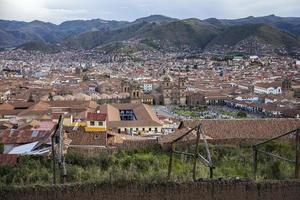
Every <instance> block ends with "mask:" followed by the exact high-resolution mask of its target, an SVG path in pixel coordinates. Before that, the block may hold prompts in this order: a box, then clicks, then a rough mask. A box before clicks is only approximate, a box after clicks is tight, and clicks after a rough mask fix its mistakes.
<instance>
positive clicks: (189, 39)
mask: <svg viewBox="0 0 300 200" xmlns="http://www.w3.org/2000/svg"><path fill="white" fill-rule="evenodd" d="M219 32H220V31H219V30H218V29H217V28H216V27H215V26H213V25H211V24H208V23H205V22H202V21H200V20H198V19H186V20H177V21H173V22H170V23H166V24H159V23H156V22H151V23H148V22H142V23H138V24H134V25H132V26H129V27H126V28H123V29H119V30H115V31H108V32H103V31H94V32H88V33H85V34H82V35H79V36H75V37H73V38H69V39H67V40H66V41H65V44H66V46H68V47H71V48H93V47H96V46H99V45H103V44H106V43H109V42H113V41H124V40H141V41H142V42H144V43H146V44H147V45H149V43H151V44H152V45H151V46H153V47H154V46H155V45H156V47H157V48H163V49H164V48H172V47H176V48H184V47H197V48H203V47H204V46H205V45H206V44H207V43H208V42H210V41H211V40H212V39H213V38H214V37H215V36H217V34H219Z"/></svg>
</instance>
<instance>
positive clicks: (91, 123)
mask: <svg viewBox="0 0 300 200" xmlns="http://www.w3.org/2000/svg"><path fill="white" fill-rule="evenodd" d="M85 131H86V132H105V131H106V114H101V113H88V114H87V120H86V127H85Z"/></svg>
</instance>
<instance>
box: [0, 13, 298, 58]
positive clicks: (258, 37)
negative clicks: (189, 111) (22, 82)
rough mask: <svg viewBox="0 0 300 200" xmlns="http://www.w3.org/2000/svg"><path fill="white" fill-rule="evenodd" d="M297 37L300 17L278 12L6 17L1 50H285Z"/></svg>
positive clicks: (0, 37) (0, 23)
mask: <svg viewBox="0 0 300 200" xmlns="http://www.w3.org/2000/svg"><path fill="white" fill-rule="evenodd" d="M296 35H298V37H300V18H296V17H294V18H293V17H278V16H275V15H270V16H265V17H246V18H241V19H234V20H227V19H216V18H209V19H206V20H203V21H202V20H199V19H193V18H192V19H185V20H179V19H174V18H170V17H166V16H162V15H151V16H148V17H144V18H140V19H137V20H135V21H133V22H126V21H114V20H111V21H110V20H101V19H93V20H74V21H66V22H63V23H61V24H60V25H55V24H52V23H47V22H42V21H32V22H28V23H27V22H19V21H7V20H0V48H2V47H16V46H20V45H23V44H25V45H23V46H22V48H24V46H25V47H26V48H25V49H31V50H32V49H34V48H37V49H39V50H46V48H47V47H49V48H50V49H52V48H53V47H55V48H69V49H91V48H96V47H100V46H101V47H105V46H106V47H107V49H109V51H112V52H113V51H114V48H116V50H117V49H118V48H121V49H128V48H130V47H132V48H133V49H136V50H143V48H145V49H149V48H150V49H157V50H164V51H173V50H174V51H177V50H203V49H206V50H207V49H214V48H215V46H219V47H224V46H230V47H234V46H236V48H238V46H239V45H241V44H242V47H243V46H245V47H246V46H247V44H250V43H249V42H251V41H252V42H251V45H252V44H253V43H257V45H260V46H266V47H267V48H269V49H276V48H284V49H283V51H285V50H286V51H288V52H291V51H294V50H295V49H299V39H298V38H297V36H296ZM37 44H39V45H37ZM41 44H43V45H41ZM54 44H60V46H58V45H54ZM114 44H117V45H114ZM29 47H30V48H29ZM263 48H265V47H263ZM228 50H230V49H228ZM51 51H52V50H51Z"/></svg>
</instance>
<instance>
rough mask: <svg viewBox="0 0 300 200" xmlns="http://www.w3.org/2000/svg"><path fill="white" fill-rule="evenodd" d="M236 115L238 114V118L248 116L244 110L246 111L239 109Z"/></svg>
mask: <svg viewBox="0 0 300 200" xmlns="http://www.w3.org/2000/svg"><path fill="white" fill-rule="evenodd" d="M236 116H237V117H238V118H246V117H247V113H246V112H244V111H239V112H238V113H237V114H236Z"/></svg>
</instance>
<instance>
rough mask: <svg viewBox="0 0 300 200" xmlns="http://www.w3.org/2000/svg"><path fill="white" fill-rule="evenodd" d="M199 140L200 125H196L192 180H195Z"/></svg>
mask: <svg viewBox="0 0 300 200" xmlns="http://www.w3.org/2000/svg"><path fill="white" fill-rule="evenodd" d="M199 140H200V125H199V126H198V127H197V139H196V147H195V152H194V166H193V180H194V181H196V167H197V158H198V147H199Z"/></svg>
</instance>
